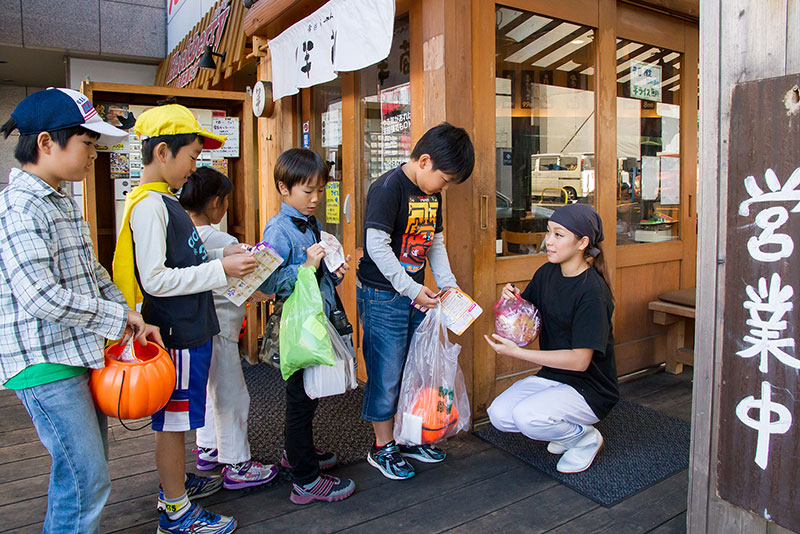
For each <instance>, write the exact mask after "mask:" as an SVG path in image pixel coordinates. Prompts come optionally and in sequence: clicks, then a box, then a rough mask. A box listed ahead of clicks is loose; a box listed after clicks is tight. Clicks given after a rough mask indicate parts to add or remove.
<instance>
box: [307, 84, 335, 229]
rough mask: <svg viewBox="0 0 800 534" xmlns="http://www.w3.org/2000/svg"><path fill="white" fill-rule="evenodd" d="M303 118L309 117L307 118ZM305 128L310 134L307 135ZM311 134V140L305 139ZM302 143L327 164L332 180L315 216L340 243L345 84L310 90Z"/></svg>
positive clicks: (322, 85)
mask: <svg viewBox="0 0 800 534" xmlns="http://www.w3.org/2000/svg"><path fill="white" fill-rule="evenodd" d="M304 116H307V115H305V114H304ZM306 128H308V129H309V132H306V131H305V130H306ZM306 134H308V136H307V135H306ZM302 135H303V138H302V142H303V145H304V146H305V142H306V138H308V139H309V143H310V146H309V148H311V150H313V151H315V152H316V153H317V154H319V155H320V156H322V159H324V160H325V161H327V162H328V167H330V170H331V180H330V182H329V183H328V185H327V186H326V187H325V198H324V199H322V201H321V202H320V203H319V206H318V207H317V211H316V213H315V214H314V215H315V216H316V217H317V218H318V219H319V220H320V221H323V223H324V225H325V231H327V232H329V233H331V234H333V235H335V236H336V238H337V239H338V240H339V241H340V242H341V241H342V239H343V237H344V236H343V235H342V229H343V227H342V221H341V211H342V210H341V199H340V197H339V192H340V191H341V185H342V81H341V78H336V79H335V80H332V81H330V82H327V83H324V84H321V85H315V86H313V87H312V88H311V120H310V121H304V122H303V133H302Z"/></svg>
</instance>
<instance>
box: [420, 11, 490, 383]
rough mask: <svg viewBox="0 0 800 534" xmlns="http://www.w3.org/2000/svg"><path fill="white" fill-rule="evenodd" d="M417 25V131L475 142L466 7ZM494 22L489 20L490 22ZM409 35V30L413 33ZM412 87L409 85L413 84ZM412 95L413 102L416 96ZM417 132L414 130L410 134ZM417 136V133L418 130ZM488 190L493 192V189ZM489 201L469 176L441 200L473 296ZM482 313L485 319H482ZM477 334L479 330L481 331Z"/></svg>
mask: <svg viewBox="0 0 800 534" xmlns="http://www.w3.org/2000/svg"><path fill="white" fill-rule="evenodd" d="M421 12H422V13H421V15H422V17H421V24H422V81H423V87H422V123H423V125H422V128H421V132H422V133H424V132H425V131H427V130H428V129H429V128H431V127H433V126H436V125H437V124H439V123H441V122H442V121H447V122H449V123H451V124H453V125H455V126H459V127H461V128H465V129H466V130H467V132H469V133H470V136H471V137H473V138H474V135H475V132H474V129H473V122H472V68H471V67H472V55H471V49H472V37H471V34H470V32H469V31H465V29H466V28H470V26H471V6H470V4H469V3H468V2H462V1H458V0H426V1H425V2H422V6H421ZM492 20H493V19H492ZM412 31H413V30H412ZM412 87H413V83H412ZM416 94H417V93H416V92H415V93H414V96H416ZM415 130H416V128H415ZM417 131H418V130H417ZM491 185H492V190H493V185H494V184H491ZM482 194H483V195H488V194H489V193H488V192H487V191H486V190H485V188H484V187H483V185H482V184H481V182H480V179H477V176H472V177H471V178H470V179H469V180H467V181H466V182H465V183H463V184H458V185H453V186H451V187H450V188H449V189H448V190H447V191H446V192H445V193H444V194H443V195H442V197H443V199H444V212H443V214H444V229H445V243H446V244H447V252H448V256H449V258H450V266H451V268H452V270H453V274H454V275H455V276H456V279H457V280H458V283H459V286H460V287H461V288H462V289H463V290H464V291H466V292H467V293H468V294H471V295H472V294H473V282H474V280H473V277H474V275H475V273H474V271H473V267H474V262H473V260H474V258H473V255H474V251H475V247H476V239H478V238H479V235H480V234H481V233H486V232H488V229H482V230H481V229H479V228H478V227H476V225H475V224H474V221H475V220H476V215H477V212H478V204H479V202H480V200H479V199H480V196H481V195H482ZM485 315H486V313H484V316H485ZM476 326H477V325H475V326H473V327H472V328H471V329H470V330H469V332H468V333H466V334H464V335H462V336H461V337H459V338H458V343H459V344H460V345H461V357H460V358H459V364H460V365H461V369H462V371H463V373H464V380H465V382H466V386H467V392H468V393H469V394H470V398H472V395H471V393H472V377H473V370H472V358H470V357H469V356H471V355H472V353H473V347H474V345H475V337H476V336H477V335H478V334H477V332H478V331H479V329H478V328H477V327H476ZM480 331H481V332H482V331H483V330H480Z"/></svg>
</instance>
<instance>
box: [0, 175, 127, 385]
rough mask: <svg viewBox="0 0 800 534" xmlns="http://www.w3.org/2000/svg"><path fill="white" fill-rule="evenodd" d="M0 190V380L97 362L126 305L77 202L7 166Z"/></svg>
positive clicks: (118, 330) (121, 324) (118, 332)
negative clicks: (42, 367) (30, 370)
mask: <svg viewBox="0 0 800 534" xmlns="http://www.w3.org/2000/svg"><path fill="white" fill-rule="evenodd" d="M9 182H10V183H9V185H8V187H6V189H4V190H3V191H2V192H0V315H1V316H2V321H0V383H3V382H5V381H6V380H8V379H9V378H12V377H13V376H14V375H16V374H17V373H19V372H20V371H22V370H23V369H25V368H26V367H30V366H32V365H35V364H37V363H44V362H50V363H61V364H65V365H72V366H78V367H88V368H98V367H102V366H103V340H104V338H107V339H117V338H119V337H121V336H122V333H123V331H124V329H125V324H126V317H127V312H126V310H127V306H126V305H125V304H124V303H125V299H124V298H123V296H122V293H121V292H120V291H119V289H117V287H116V286H115V285H114V283H113V282H112V281H111V277H110V276H109V275H108V272H107V271H106V270H105V269H104V268H103V266H101V265H100V263H99V262H98V261H97V258H96V257H95V255H94V252H93V251H92V244H91V239H90V237H89V227H88V225H87V224H86V222H85V221H84V220H83V219H82V218H81V214H80V210H79V209H78V206H77V205H76V204H75V202H74V201H73V200H72V199H71V198H70V197H69V196H67V195H65V194H64V193H62V192H61V191H56V190H55V189H53V188H52V187H50V186H49V185H48V184H47V183H45V182H44V181H42V180H41V179H40V178H38V177H36V176H34V175H32V174H30V173H27V172H25V171H22V170H20V169H16V168H15V169H12V170H11V173H10V175H9Z"/></svg>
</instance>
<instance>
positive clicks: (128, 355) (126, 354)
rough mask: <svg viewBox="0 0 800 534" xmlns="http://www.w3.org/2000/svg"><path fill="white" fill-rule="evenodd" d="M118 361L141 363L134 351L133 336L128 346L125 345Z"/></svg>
mask: <svg viewBox="0 0 800 534" xmlns="http://www.w3.org/2000/svg"><path fill="white" fill-rule="evenodd" d="M116 359H117V361H120V362H140V361H142V360H140V359H139V358H137V357H136V353H135V352H134V351H133V336H131V337H130V338H129V339H128V344H127V345H125V348H123V349H122V352H120V353H119V356H117V358H116Z"/></svg>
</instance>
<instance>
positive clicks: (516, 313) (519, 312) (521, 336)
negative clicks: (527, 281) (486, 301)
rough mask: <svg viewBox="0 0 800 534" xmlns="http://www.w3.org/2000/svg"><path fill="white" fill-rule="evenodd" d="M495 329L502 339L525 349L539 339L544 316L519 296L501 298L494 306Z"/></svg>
mask: <svg viewBox="0 0 800 534" xmlns="http://www.w3.org/2000/svg"><path fill="white" fill-rule="evenodd" d="M494 329H495V331H496V332H497V335H499V336H500V337H504V338H506V339H510V340H511V341H513V342H514V343H516V344H517V345H519V346H520V347H524V346H525V345H527V344H529V343H533V341H534V340H535V339H536V338H537V337H539V332H540V331H541V329H542V316H541V315H540V314H539V310H537V309H536V306H534V305H533V304H531V303H530V302H528V301H527V300H525V299H523V298H522V297H520V296H519V295H516V296H515V297H514V298H513V299H508V300H507V299H504V298H501V299H500V300H498V301H497V304H495V305H494Z"/></svg>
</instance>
